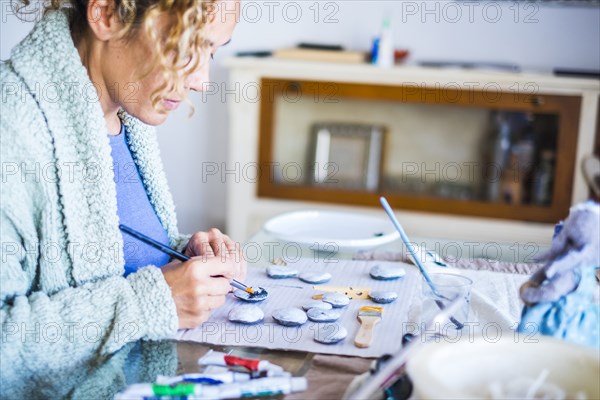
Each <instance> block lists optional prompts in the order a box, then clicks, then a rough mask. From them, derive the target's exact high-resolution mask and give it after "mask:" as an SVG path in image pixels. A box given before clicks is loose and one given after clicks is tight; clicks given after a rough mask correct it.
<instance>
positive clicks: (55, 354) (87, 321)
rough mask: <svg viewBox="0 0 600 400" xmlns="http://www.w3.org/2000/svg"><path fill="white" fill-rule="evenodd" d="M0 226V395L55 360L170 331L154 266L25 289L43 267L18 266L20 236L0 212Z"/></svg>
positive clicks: (164, 288)
mask: <svg viewBox="0 0 600 400" xmlns="http://www.w3.org/2000/svg"><path fill="white" fill-rule="evenodd" d="M0 229H1V241H2V264H1V269H0V281H1V288H0V322H1V324H2V338H1V344H0V346H1V347H0V350H1V358H2V364H3V368H1V369H0V375H1V381H2V385H1V386H2V395H1V396H0V397H4V396H5V395H6V396H8V395H10V392H9V391H10V387H11V383H14V382H17V381H22V380H28V379H30V378H34V377H40V376H43V375H44V373H47V372H45V371H50V370H56V367H57V366H59V365H63V366H65V367H69V366H76V365H85V364H86V363H87V362H89V361H90V360H92V359H93V358H95V357H98V356H103V355H107V354H109V353H112V352H114V351H116V350H117V349H119V348H121V347H122V346H123V345H124V344H126V343H128V342H131V341H135V340H138V339H160V338H166V337H169V336H172V335H173V334H174V333H175V332H176V329H177V327H178V319H177V311H176V308H175V302H174V301H173V298H172V297H171V290H170V288H169V286H168V285H167V283H166V281H165V278H164V276H163V274H162V272H161V270H160V269H158V268H155V267H146V268H142V269H140V270H139V271H138V272H136V273H133V274H131V275H129V276H128V277H127V278H123V277H122V276H112V277H108V278H105V279H101V280H98V281H96V282H93V283H88V284H85V285H83V286H81V287H68V288H64V289H62V290H59V291H58V292H56V293H53V294H51V295H49V294H46V293H44V292H41V291H35V289H33V290H32V286H33V287H34V286H35V285H32V281H34V280H39V279H40V276H42V277H43V276H44V275H45V274H47V272H44V271H28V270H27V269H25V268H24V267H23V263H24V262H25V257H26V256H27V254H26V253H25V251H23V245H22V244H23V242H24V239H23V238H22V237H20V235H19V234H18V232H17V229H16V228H15V224H14V221H13V220H12V219H11V218H9V217H8V215H7V214H6V213H5V210H3V211H2V213H1V214H0ZM56 267H57V268H60V266H58V265H57V266H56ZM38 269H39V266H38ZM33 274H35V275H36V276H35V277H34V276H32V275H33ZM9 366H10V367H9ZM5 390H6V391H8V392H5Z"/></svg>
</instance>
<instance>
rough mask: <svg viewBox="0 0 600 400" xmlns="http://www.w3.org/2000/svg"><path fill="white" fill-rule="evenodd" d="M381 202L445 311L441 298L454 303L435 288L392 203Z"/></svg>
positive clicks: (439, 305)
mask: <svg viewBox="0 0 600 400" xmlns="http://www.w3.org/2000/svg"><path fill="white" fill-rule="evenodd" d="M379 202H380V203H381V205H382V206H383V209H384V210H385V212H386V214H387V215H388V217H390V220H391V221H392V224H393V225H394V227H395V228H396V230H397V231H398V233H399V234H400V238H401V239H402V241H403V242H404V244H405V245H406V248H407V249H408V251H409V252H410V255H411V256H412V258H413V260H414V262H415V264H417V267H419V271H421V275H423V278H424V279H425V282H427V285H429V288H430V289H431V291H432V292H433V294H434V296H435V297H438V298H437V299H435V300H434V301H435V304H436V305H437V306H438V308H439V309H440V310H443V309H444V303H443V302H442V301H441V300H440V298H441V299H444V300H447V301H452V299H450V298H448V297H447V296H444V295H442V294H441V293H440V292H439V291H438V289H437V287H436V286H435V284H434V283H433V281H432V280H431V277H430V276H429V274H428V273H427V270H426V269H425V267H423V264H421V261H420V260H419V256H418V255H417V253H416V252H415V249H414V246H413V245H412V243H411V242H410V240H409V239H408V236H406V232H404V229H403V228H402V225H400V222H399V221H398V219H397V218H396V215H394V211H392V207H391V206H390V203H388V201H387V200H386V198H385V197H383V196H382V197H380V198H379ZM450 321H451V322H452V323H453V324H454V325H455V326H456V329H462V328H463V327H464V325H463V324H462V323H461V322H460V321H458V320H457V319H456V318H454V317H450Z"/></svg>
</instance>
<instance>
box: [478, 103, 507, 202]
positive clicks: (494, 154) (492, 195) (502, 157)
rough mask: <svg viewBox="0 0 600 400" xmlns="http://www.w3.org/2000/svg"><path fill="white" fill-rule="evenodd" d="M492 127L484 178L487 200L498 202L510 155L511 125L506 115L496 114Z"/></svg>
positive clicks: (502, 113)
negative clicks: (486, 173)
mask: <svg viewBox="0 0 600 400" xmlns="http://www.w3.org/2000/svg"><path fill="white" fill-rule="evenodd" d="M493 119H494V123H493V124H494V125H493V129H492V130H491V134H492V140H491V148H490V150H489V152H490V156H489V162H490V164H491V165H489V166H488V168H487V171H488V176H486V177H485V180H486V181H485V182H486V189H487V194H486V196H487V199H488V200H489V201H498V200H499V198H500V185H501V176H502V171H503V170H504V169H505V168H506V167H507V165H508V162H509V155H510V143H511V131H512V130H511V124H510V119H509V117H508V115H507V114H506V113H504V112H498V113H496V114H495V115H494V117H493Z"/></svg>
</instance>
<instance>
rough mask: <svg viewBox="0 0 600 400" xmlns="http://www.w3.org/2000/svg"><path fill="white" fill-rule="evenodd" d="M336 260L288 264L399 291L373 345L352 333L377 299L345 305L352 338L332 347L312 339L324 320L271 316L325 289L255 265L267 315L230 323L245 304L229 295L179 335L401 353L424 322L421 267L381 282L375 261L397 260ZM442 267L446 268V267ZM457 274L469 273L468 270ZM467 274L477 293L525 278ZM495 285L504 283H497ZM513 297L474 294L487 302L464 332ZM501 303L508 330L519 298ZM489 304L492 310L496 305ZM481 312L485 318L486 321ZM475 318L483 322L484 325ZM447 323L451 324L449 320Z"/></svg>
mask: <svg viewBox="0 0 600 400" xmlns="http://www.w3.org/2000/svg"><path fill="white" fill-rule="evenodd" d="M336 261H337V262H327V260H318V261H316V262H315V260H313V259H300V260H298V261H296V262H293V263H292V262H288V266H290V267H292V268H296V269H298V270H299V271H301V272H302V271H308V270H318V271H327V272H330V273H331V274H332V275H333V278H332V279H331V281H329V282H327V283H325V284H324V285H326V286H346V287H347V286H352V287H370V288H371V289H372V290H393V291H396V292H397V293H398V299H397V300H396V301H395V302H393V303H391V304H381V305H379V306H382V307H383V308H384V312H383V315H382V319H381V322H379V324H378V325H376V326H375V330H374V339H373V344H372V345H371V347H369V348H366V349H360V348H357V347H355V346H354V337H355V335H356V333H357V332H358V329H359V326H360V323H359V321H358V319H357V313H358V309H359V308H361V307H363V306H365V305H378V304H375V303H373V302H372V301H371V300H352V301H351V302H350V305H349V306H347V307H344V308H342V309H341V311H342V317H341V318H340V319H339V320H338V321H337V323H338V324H340V325H342V326H344V327H345V328H346V329H347V330H348V337H347V338H346V339H345V340H344V341H342V342H339V343H337V344H333V345H326V344H321V343H317V342H315V341H314V337H315V334H316V329H317V327H318V326H319V325H320V324H317V323H314V322H312V321H310V320H309V321H308V322H306V323H305V324H304V325H302V326H300V327H283V326H281V325H279V324H277V323H276V322H275V321H274V320H273V318H272V317H271V315H272V313H273V311H274V310H276V309H278V308H283V307H298V308H301V307H302V304H304V303H305V302H307V301H309V300H310V299H311V297H312V296H313V295H315V294H319V293H322V292H321V291H319V290H318V286H319V285H317V287H316V289H313V286H314V285H311V284H307V283H304V282H302V281H300V280H299V279H297V278H290V279H277V280H275V279H270V278H269V277H267V275H266V272H265V268H261V267H256V266H252V267H249V268H248V276H247V278H246V283H247V284H249V285H251V286H262V287H264V288H266V289H267V290H268V292H269V298H268V299H267V300H266V301H264V302H262V303H258V304H257V305H258V306H259V307H260V308H261V309H262V310H263V311H264V313H265V319H264V321H263V323H261V324H257V325H249V326H247V325H240V324H234V323H230V322H229V321H228V320H227V315H228V313H229V311H230V310H231V308H232V307H235V306H236V305H239V304H241V301H240V300H238V299H236V298H235V297H233V296H232V295H230V296H229V298H228V299H227V302H226V304H225V305H224V306H223V307H222V308H221V309H219V310H217V311H216V312H215V313H214V314H213V315H212V316H211V318H210V319H209V320H208V321H207V322H205V323H204V324H203V325H201V326H200V327H198V328H196V329H189V330H185V331H180V332H179V333H178V335H177V339H178V340H188V341H196V342H202V343H208V344H215V345H224V346H250V347H261V348H267V349H285V350H298V351H307V352H313V353H328V354H337V355H348V356H360V357H378V356H381V355H383V354H387V353H395V352H397V351H398V350H399V349H400V347H401V339H402V335H403V334H404V333H406V332H414V331H415V329H420V327H421V326H422V325H421V321H420V311H421V299H422V295H421V291H422V278H421V275H420V273H419V271H418V270H417V269H416V267H414V266H413V265H410V264H404V263H400V264H401V265H402V266H403V267H404V268H405V269H406V272H407V273H406V275H405V276H404V277H402V278H400V279H399V280H394V281H378V280H374V279H372V278H371V277H370V276H369V270H370V269H371V268H372V267H373V266H374V265H376V264H380V265H383V264H395V265H398V264H399V263H398V262H384V261H355V260H336ZM444 270H447V269H446V268H444ZM456 272H457V273H465V271H464V270H462V271H456ZM490 274H491V275H490ZM465 275H468V276H469V277H471V278H472V279H473V280H474V281H475V286H474V288H473V290H474V291H477V290H478V288H479V287H480V286H481V287H482V288H485V290H487V291H492V292H495V291H496V289H495V288H497V287H500V288H506V287H507V286H508V287H511V289H512V290H516V288H517V287H518V286H517V283H515V279H516V280H517V281H521V280H524V279H525V278H526V277H523V276H516V275H510V274H495V273H490V272H485V273H484V272H483V271H482V272H478V271H468V272H467V273H465ZM490 282H492V283H490ZM506 282H508V284H507V283H506ZM497 283H499V284H500V285H497ZM519 284H520V283H519ZM510 296H516V293H510V294H509V293H497V294H496V293H493V295H492V297H490V296H489V295H486V296H483V295H478V293H475V296H474V297H473V299H474V300H476V302H475V304H476V305H477V306H478V307H479V305H480V304H483V306H482V307H483V308H482V309H481V310H475V312H473V313H472V315H473V319H471V318H470V320H472V321H474V324H473V326H471V327H470V328H469V330H470V331H469V332H467V331H466V330H465V332H463V334H473V332H480V331H481V326H483V323H484V322H485V317H487V315H488V314H490V315H491V318H492V319H493V318H495V317H496V316H495V315H494V313H493V312H490V311H489V310H487V309H486V307H488V306H490V304H489V302H488V301H485V300H486V299H488V298H493V299H497V298H503V297H510ZM482 299H483V300H482ZM502 305H503V306H506V307H507V309H504V310H500V312H501V314H500V316H501V317H500V319H501V320H502V322H501V327H502V329H506V326H507V325H510V323H511V320H518V314H519V312H520V308H519V307H520V306H519V303H518V302H508V304H507V302H504V303H503V304H502ZM491 307H492V308H493V305H491ZM482 316H483V317H484V318H483V320H482V318H481V317H482ZM477 318H478V319H477ZM477 321H481V324H479V323H478V322H477ZM449 325H450V326H451V324H450V323H449ZM459 334H460V333H459ZM453 335H454V336H456V333H455V332H454V333H453Z"/></svg>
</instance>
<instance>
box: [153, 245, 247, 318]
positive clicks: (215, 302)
mask: <svg viewBox="0 0 600 400" xmlns="http://www.w3.org/2000/svg"><path fill="white" fill-rule="evenodd" d="M161 271H162V273H163V275H164V277H165V281H166V282H167V284H168V285H169V287H170V288H171V296H173V300H174V301H175V307H176V308H177V317H178V318H179V329H187V328H195V327H197V326H198V325H200V324H201V323H203V322H204V321H206V320H207V319H208V317H209V316H210V314H211V313H212V311H213V310H214V309H216V308H219V307H221V306H222V305H223V304H224V303H225V296H226V295H227V293H229V291H230V288H231V286H230V284H229V281H230V278H229V277H231V276H234V275H235V274H237V273H238V271H239V263H237V262H235V261H234V260H233V259H232V258H230V257H216V256H211V257H193V258H191V259H189V260H188V261H185V262H180V261H173V262H171V263H169V264H167V265H165V266H163V267H162V268H161Z"/></svg>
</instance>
